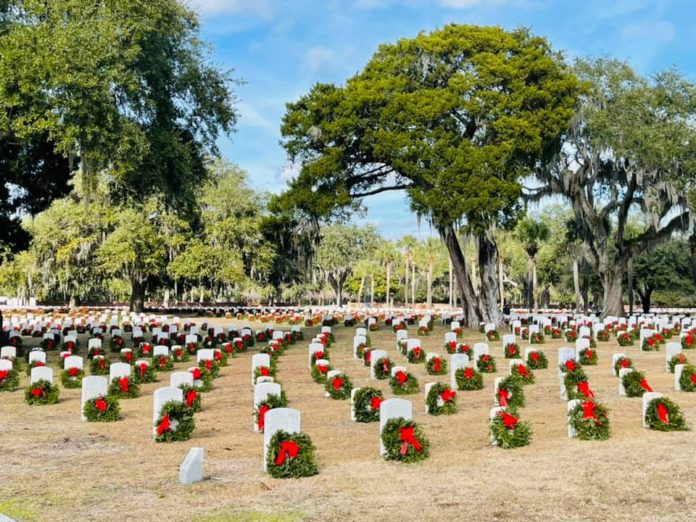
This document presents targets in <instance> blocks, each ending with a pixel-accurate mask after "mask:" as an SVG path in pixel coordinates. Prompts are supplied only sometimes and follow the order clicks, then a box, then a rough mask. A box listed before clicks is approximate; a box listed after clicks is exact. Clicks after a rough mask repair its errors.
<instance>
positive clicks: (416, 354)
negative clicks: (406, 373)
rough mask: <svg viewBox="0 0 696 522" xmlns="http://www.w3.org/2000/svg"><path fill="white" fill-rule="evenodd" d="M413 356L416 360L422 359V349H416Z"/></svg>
mask: <svg viewBox="0 0 696 522" xmlns="http://www.w3.org/2000/svg"><path fill="white" fill-rule="evenodd" d="M413 356H414V357H415V358H416V359H420V356H421V349H420V348H414V349H413Z"/></svg>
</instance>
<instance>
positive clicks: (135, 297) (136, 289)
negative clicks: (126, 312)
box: [130, 278, 145, 313]
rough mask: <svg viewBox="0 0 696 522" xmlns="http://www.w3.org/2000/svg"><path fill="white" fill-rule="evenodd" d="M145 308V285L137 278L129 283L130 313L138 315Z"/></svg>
mask: <svg viewBox="0 0 696 522" xmlns="http://www.w3.org/2000/svg"><path fill="white" fill-rule="evenodd" d="M144 308H145V285H144V284H143V283H142V282H141V281H140V280H139V279H137V278H135V279H133V280H132V281H131V298H130V311H131V312H137V313H140V312H142V311H143V309H144Z"/></svg>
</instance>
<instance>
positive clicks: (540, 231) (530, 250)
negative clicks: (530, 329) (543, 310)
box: [515, 217, 550, 313]
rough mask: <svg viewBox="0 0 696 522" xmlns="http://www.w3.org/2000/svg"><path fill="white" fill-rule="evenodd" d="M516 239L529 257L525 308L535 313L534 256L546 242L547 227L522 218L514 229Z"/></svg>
mask: <svg viewBox="0 0 696 522" xmlns="http://www.w3.org/2000/svg"><path fill="white" fill-rule="evenodd" d="M515 232H516V235H517V239H519V241H520V242H521V243H522V245H523V246H524V250H525V252H527V255H528V256H529V278H528V289H529V293H528V294H527V306H528V307H529V308H531V309H533V310H534V313H536V312H537V308H538V304H537V295H536V287H537V271H536V255H537V253H538V252H539V248H540V243H542V242H543V241H546V240H548V238H549V234H550V231H549V227H548V226H547V225H546V223H544V222H543V221H537V220H535V219H533V218H529V217H527V218H524V219H523V220H521V221H520V222H519V223H518V224H517V229H516V231H515Z"/></svg>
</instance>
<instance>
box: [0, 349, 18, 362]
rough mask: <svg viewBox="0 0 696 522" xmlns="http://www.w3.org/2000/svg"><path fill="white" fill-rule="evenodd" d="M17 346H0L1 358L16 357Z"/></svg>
mask: <svg viewBox="0 0 696 522" xmlns="http://www.w3.org/2000/svg"><path fill="white" fill-rule="evenodd" d="M16 358H17V348H15V347H14V346H3V347H2V348H0V359H16Z"/></svg>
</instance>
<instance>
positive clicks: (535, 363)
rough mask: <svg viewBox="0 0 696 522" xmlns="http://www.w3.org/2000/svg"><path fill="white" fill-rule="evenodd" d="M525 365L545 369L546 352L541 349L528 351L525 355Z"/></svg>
mask: <svg viewBox="0 0 696 522" xmlns="http://www.w3.org/2000/svg"><path fill="white" fill-rule="evenodd" d="M527 366H529V367H530V368H531V369H532V370H545V369H546V368H548V367H549V360H548V359H547V358H546V354H545V353H544V352H542V351H541V350H535V351H533V352H529V354H528V355H527Z"/></svg>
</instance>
